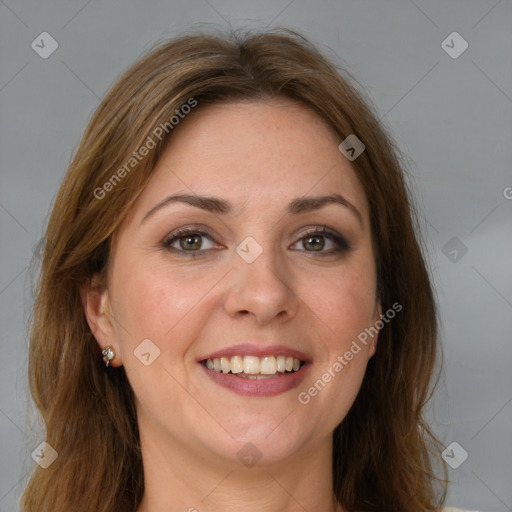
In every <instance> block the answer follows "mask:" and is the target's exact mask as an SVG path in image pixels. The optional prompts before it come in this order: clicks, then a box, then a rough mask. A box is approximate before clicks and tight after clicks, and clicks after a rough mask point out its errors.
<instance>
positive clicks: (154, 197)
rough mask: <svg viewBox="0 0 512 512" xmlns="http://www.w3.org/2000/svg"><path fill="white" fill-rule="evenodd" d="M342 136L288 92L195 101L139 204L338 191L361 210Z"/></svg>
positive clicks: (251, 200)
mask: <svg viewBox="0 0 512 512" xmlns="http://www.w3.org/2000/svg"><path fill="white" fill-rule="evenodd" d="M339 142H340V140H339V137H338V136H337V135H336V134H335V132H334V131H333V130H332V129H331V128H330V127H329V126H328V125H327V123H326V122H325V121H324V120H323V119H322V118H321V117H320V116H319V115H317V114H315V113H314V112H312V111H311V110H309V109H308V108H306V107H305V106H303V105H300V104H297V103H295V102H293V101H291V100H288V99H283V98H279V99H271V100H260V101H237V102H229V103H220V104H215V105H210V106H207V107H204V108H202V109H201V108H200V105H199V107H198V110H197V111H194V112H193V114H191V115H190V116H188V118H185V119H184V120H183V121H181V123H180V125H179V126H178V127H177V129H176V130H175V131H173V132H172V136H171V137H170V139H169V141H168V143H167V145H166V147H165V149H164V151H163V153H162V155H161V157H160V159H159V161H158V163H157V165H156V168H155V170H154V173H153V176H152V178H151V179H150V181H149V183H148V185H147V186H146V189H145V190H144V192H143V193H142V194H141V196H140V197H139V201H138V207H139V208H140V209H144V208H146V209H147V208H150V207H151V206H152V204H153V203H154V202H155V201H158V200H159V199H162V198H163V197H165V196H166V195H167V194H169V193H175V192H183V193H196V194H211V195H215V196H219V197H225V198H227V199H229V200H230V201H231V202H233V203H234V204H235V206H237V205H239V206H241V205H244V206H247V207H249V208H250V207H251V206H254V207H258V206H260V207H262V206H265V207H267V206H270V205H274V206H276V207H277V206H282V207H284V204H285V203H287V202H288V201H289V200H291V199H294V198H296V197H302V196H305V195H308V194H310V195H319V194H328V193H333V192H339V193H341V194H343V195H344V196H345V197H347V199H349V200H350V201H352V202H354V203H356V204H357V205H358V207H359V209H360V211H361V213H363V215H366V214H367V204H366V197H365V194H364V191H363V189H362V186H361V184H360V182H359V180H358V179H357V176H356V174H355V172H354V169H353V168H352V166H351V164H350V162H349V161H348V160H347V159H346V158H345V157H344V156H343V155H342V154H341V153H340V151H339V150H338V145H339Z"/></svg>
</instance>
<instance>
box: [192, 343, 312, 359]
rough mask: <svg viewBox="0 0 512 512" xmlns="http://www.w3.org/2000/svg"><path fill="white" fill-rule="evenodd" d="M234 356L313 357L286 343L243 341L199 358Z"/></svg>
mask: <svg viewBox="0 0 512 512" xmlns="http://www.w3.org/2000/svg"><path fill="white" fill-rule="evenodd" d="M233 356H256V357H265V356H287V357H295V358H296V359H300V360H301V361H304V362H305V363H307V362H310V361H311V357H310V356H309V355H308V354H306V353H304V352H301V351H300V350H295V349H293V348H290V347H286V346H285V345H261V344H258V345H254V344H251V343H243V344H239V345H231V346H230V347H226V348H222V349H220V350H217V351H215V352H212V353H210V354H207V355H205V356H203V357H200V358H199V361H205V360H206V359H215V358H218V357H233Z"/></svg>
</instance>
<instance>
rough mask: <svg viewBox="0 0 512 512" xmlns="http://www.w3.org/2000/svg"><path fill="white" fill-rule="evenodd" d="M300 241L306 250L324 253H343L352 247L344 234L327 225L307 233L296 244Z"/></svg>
mask: <svg viewBox="0 0 512 512" xmlns="http://www.w3.org/2000/svg"><path fill="white" fill-rule="evenodd" d="M299 243H301V244H302V249H303V250H305V251H306V252H316V253H319V254H322V255H327V254H334V253H341V252H345V251H347V250H349V249H350V244H349V243H348V241H347V240H346V238H345V237H344V236H342V235H340V234H339V233H337V232H336V231H333V230H331V229H329V228H327V227H322V228H316V229H314V230H312V231H309V232H307V233H305V234H304V236H302V238H301V239H300V240H298V241H297V242H296V243H295V244H294V245H297V244H299ZM292 247H293V246H292ZM324 249H325V250H324ZM299 250H300V248H299Z"/></svg>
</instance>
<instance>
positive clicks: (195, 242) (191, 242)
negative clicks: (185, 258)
mask: <svg viewBox="0 0 512 512" xmlns="http://www.w3.org/2000/svg"><path fill="white" fill-rule="evenodd" d="M183 241H185V243H183ZM180 245H181V247H182V248H183V249H199V248H200V247H201V237H200V236H198V235H191V236H186V237H183V238H181V240H180Z"/></svg>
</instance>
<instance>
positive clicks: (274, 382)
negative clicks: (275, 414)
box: [199, 363, 311, 396]
mask: <svg viewBox="0 0 512 512" xmlns="http://www.w3.org/2000/svg"><path fill="white" fill-rule="evenodd" d="M199 364H200V365H201V367H202V368H203V370H204V371H205V372H206V375H208V377H210V379H212V380H213V382H215V383H216V384H219V385H220V386H222V387H224V388H227V389H230V390H231V391H234V392H235V393H238V394H239V395H243V396H276V395H280V394H281V393H285V392H286V391H289V390H290V389H293V388H295V387H297V386H298V385H299V384H300V383H301V382H302V380H303V379H304V377H305V376H306V374H307V373H308V371H309V367H310V366H311V365H310V363H305V364H304V365H303V366H302V368H301V369H300V370H298V371H296V372H294V373H288V374H285V375H282V376H279V377H274V378H270V379H246V378H244V377H237V376H236V375H233V374H232V373H221V372H216V371H215V370H210V369H209V368H207V367H206V366H205V365H204V364H201V363H199Z"/></svg>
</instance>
